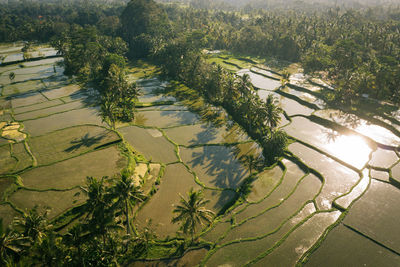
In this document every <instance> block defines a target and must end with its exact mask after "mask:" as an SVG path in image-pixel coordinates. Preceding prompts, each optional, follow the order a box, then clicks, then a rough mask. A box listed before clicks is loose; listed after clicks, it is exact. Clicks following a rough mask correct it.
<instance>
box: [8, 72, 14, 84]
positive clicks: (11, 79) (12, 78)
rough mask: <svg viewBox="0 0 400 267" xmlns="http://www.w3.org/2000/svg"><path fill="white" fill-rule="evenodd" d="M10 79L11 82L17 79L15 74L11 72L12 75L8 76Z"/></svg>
mask: <svg viewBox="0 0 400 267" xmlns="http://www.w3.org/2000/svg"><path fill="white" fill-rule="evenodd" d="M8 78H9V79H10V82H12V81H13V80H14V79H15V73H14V72H10V74H8Z"/></svg>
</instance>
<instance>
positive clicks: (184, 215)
mask: <svg viewBox="0 0 400 267" xmlns="http://www.w3.org/2000/svg"><path fill="white" fill-rule="evenodd" d="M180 197H181V200H180V202H179V203H180V205H178V206H176V208H175V209H174V210H173V213H176V214H177V216H176V217H174V218H173V219H172V222H173V223H181V230H182V231H183V233H185V234H187V233H189V234H190V235H191V237H192V242H193V239H194V235H195V233H196V231H197V227H198V226H199V225H204V223H210V222H211V220H212V218H213V216H214V212H212V211H211V210H208V209H206V208H205V207H204V206H205V205H206V204H207V203H208V202H209V201H208V200H204V197H203V192H202V191H193V188H192V189H190V191H189V193H188V200H186V199H185V198H184V197H183V196H180Z"/></svg>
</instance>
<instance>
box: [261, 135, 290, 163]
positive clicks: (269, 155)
mask: <svg viewBox="0 0 400 267" xmlns="http://www.w3.org/2000/svg"><path fill="white" fill-rule="evenodd" d="M287 145H288V137H287V134H286V133H285V132H284V131H282V130H278V131H272V132H271V133H270V134H269V136H266V137H264V139H263V140H262V146H263V155H264V158H265V162H266V164H267V165H272V164H274V163H275V162H276V160H277V159H279V158H280V157H282V156H283V155H284V152H285V150H286V148H287Z"/></svg>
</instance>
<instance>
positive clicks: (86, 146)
mask: <svg viewBox="0 0 400 267" xmlns="http://www.w3.org/2000/svg"><path fill="white" fill-rule="evenodd" d="M119 140H120V137H119V136H118V135H117V134H116V133H114V132H112V131H109V130H107V129H105V128H102V127H97V126H79V127H71V128H66V129H62V130H58V131H54V132H52V133H49V134H46V135H42V136H37V137H33V138H31V140H30V147H31V149H32V152H33V155H34V156H35V158H36V160H37V163H38V165H46V164H49V163H52V162H57V161H61V160H64V159H67V158H72V157H74V156H77V155H80V154H82V153H85V152H88V151H91V150H93V149H96V148H98V147H101V146H104V145H107V144H110V143H115V142H118V141H119Z"/></svg>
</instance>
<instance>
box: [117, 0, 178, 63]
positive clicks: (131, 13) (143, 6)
mask: <svg viewBox="0 0 400 267" xmlns="http://www.w3.org/2000/svg"><path fill="white" fill-rule="evenodd" d="M121 24H122V35H123V36H124V39H125V40H126V41H127V42H128V43H129V45H130V56H132V57H134V58H139V57H145V56H148V55H149V54H151V53H154V52H156V51H157V50H158V49H159V48H160V47H161V46H162V44H163V43H164V42H165V38H167V37H168V34H170V33H169V31H170V29H169V24H168V20H167V15H166V13H165V11H164V10H163V9H162V8H161V6H160V5H158V4H157V3H156V2H154V1H153V0H132V1H130V2H129V3H128V5H127V7H126V8H125V9H124V11H123V12H122V14H121Z"/></svg>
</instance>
